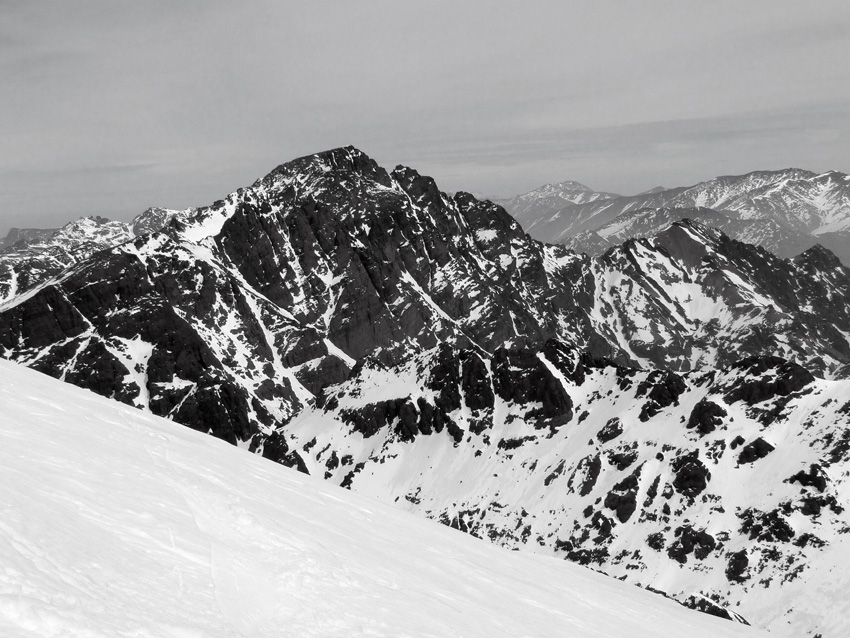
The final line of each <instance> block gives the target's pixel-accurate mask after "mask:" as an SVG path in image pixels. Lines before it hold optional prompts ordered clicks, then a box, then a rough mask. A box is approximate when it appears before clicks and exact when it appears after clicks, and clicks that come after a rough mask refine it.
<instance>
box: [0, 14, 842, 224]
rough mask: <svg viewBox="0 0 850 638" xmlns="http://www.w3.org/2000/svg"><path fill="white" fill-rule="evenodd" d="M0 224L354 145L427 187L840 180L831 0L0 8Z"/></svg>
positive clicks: (259, 170) (838, 59)
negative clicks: (801, 175) (730, 177)
mask: <svg viewBox="0 0 850 638" xmlns="http://www.w3.org/2000/svg"><path fill="white" fill-rule="evenodd" d="M0 17H1V18H2V19H0V81H1V83H0V140H2V147H0V148H2V154H0V234H5V232H6V231H7V230H8V228H9V227H12V226H19V227H20V226H24V227H26V226H34V227H45V226H56V225H61V224H62V223H64V222H66V221H69V220H71V219H74V218H76V217H79V216H83V215H93V214H99V215H104V216H106V217H110V218H113V219H124V220H129V219H131V218H132V217H133V216H135V215H136V214H138V213H140V212H141V211H142V210H144V209H145V208H147V207H148V206H151V205H157V206H166V207H172V208H182V207H188V206H195V205H203V204H208V203H211V202H212V201H213V200H215V199H218V198H220V197H221V196H222V195H224V194H226V193H228V192H230V191H232V190H235V189H236V188H237V187H239V186H245V185H248V184H250V183H252V182H253V181H254V180H255V179H256V178H258V177H260V176H262V175H264V174H265V173H267V172H268V171H270V170H271V169H272V168H274V167H275V166H276V165H278V164H280V163H282V162H285V161H287V160H289V159H292V158H295V157H298V156H300V155H305V154H309V153H313V152H317V151H321V150H325V149H328V148H332V147H336V146H342V145H346V144H353V145H355V146H357V147H358V148H360V149H361V150H363V151H364V152H366V153H367V154H369V155H371V156H372V157H374V158H375V159H376V160H378V162H380V163H381V164H383V165H384V166H386V167H388V168H392V167H393V166H395V165H396V164H399V163H401V164H407V165H410V166H413V167H414V168H416V169H417V170H419V171H420V172H422V173H426V174H430V175H432V176H434V177H435V178H436V180H437V183H438V184H439V185H440V187H441V188H443V189H444V190H451V191H453V190H458V189H463V190H470V191H473V192H477V193H482V194H485V195H491V196H498V195H512V194H516V193H519V192H524V191H528V190H531V189H533V188H536V187H537V186H540V185H541V184H544V183H547V182H554V181H561V180H565V179H573V180H577V181H580V182H583V183H585V184H587V185H588V186H590V187H592V188H594V189H596V190H607V191H614V192H619V193H624V194H631V193H635V192H638V191H642V190H645V189H648V188H651V187H653V186H657V185H664V186H676V185H686V184H692V183H695V182H698V181H700V180H703V179H709V178H711V177H714V176H716V175H720V174H733V173H744V172H748V171H751V170H757V169H777V168H784V167H788V166H797V167H801V168H808V169H810V170H815V171H822V170H827V169H836V170H841V171H845V172H850V3H848V2H847V0H834V1H833V0H827V1H822V2H818V1H816V0H812V1H810V2H801V1H799V0H734V1H726V0H702V1H700V2H697V1H692V0H665V1H660V0H657V1H656V0H635V1H625V0H617V1H616V2H611V1H607V0H594V1H592V2H591V1H590V0H587V1H581V2H579V1H567V0H546V1H542V0H541V1H534V0H525V1H524V2H507V1H505V2H498V1H496V0H452V1H451V2H434V1H428V0H423V1H421V2H398V1H392V0H386V1H380V2H378V1H371V0H360V1H354V0H346V1H342V0H340V1H336V2H332V1H323V0H310V1H307V2H305V1H297V2H296V1H294V0H292V1H289V0H262V1H257V2H241V3H234V2H230V1H228V2H224V1H219V0H181V1H180V2H174V1H171V0H161V1H156V0H136V1H133V2H131V1H129V0H126V1H125V0H74V1H73V2H63V1H60V0H52V1H49V2H47V1H41V0H0Z"/></svg>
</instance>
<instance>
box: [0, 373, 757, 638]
mask: <svg viewBox="0 0 850 638" xmlns="http://www.w3.org/2000/svg"><path fill="white" fill-rule="evenodd" d="M0 436H2V445H0V503H2V508H3V514H2V516H0V565H2V569H0V635H2V636H6V637H18V636H20V637H24V636H26V637H29V636H38V637H40V638H41V637H47V636H63V637H65V636H86V637H89V636H90V637H101V636H103V637H106V636H108V637H110V638H112V637H120V636H134V637H137V638H148V637H151V638H152V637H154V636H157V637H159V636H162V637H168V638H190V637H191V638H198V637H202V636H203V637H214V636H252V637H254V636H289V635H293V636H294V635H298V636H352V635H369V636H464V637H468V636H487V637H492V636H671V637H672V636H676V637H679V636H683V635H688V636H690V637H691V638H696V637H699V636H706V637H707V636H712V637H714V636H756V635H763V634H761V633H760V632H758V631H756V630H754V629H752V628H749V627H745V626H742V625H738V624H735V623H731V622H728V621H722V620H719V619H716V618H713V617H710V616H707V615H705V614H699V613H696V612H692V611H689V610H686V609H684V608H682V607H680V606H679V605H677V604H676V603H673V602H670V601H668V600H666V599H664V598H662V597H661V596H657V595H654V594H651V593H648V592H645V591H642V590H640V589H638V588H636V587H632V586H629V585H625V584H623V583H620V582H618V581H616V580H613V579H610V578H607V577H605V576H602V575H600V574H597V573H594V572H592V571H590V570H586V569H583V568H581V567H578V566H576V565H572V564H569V563H566V562H564V561H558V560H554V559H551V558H545V557H541V556H534V555H531V554H525V553H513V552H507V551H504V550H501V549H498V548H495V547H492V546H490V545H488V544H486V543H484V542H481V541H478V540H476V539H474V538H472V537H470V536H468V535H466V534H462V533H459V532H456V531H454V530H451V529H448V528H446V527H443V526H441V525H438V524H435V523H431V522H428V521H424V520H421V519H419V518H417V517H414V516H412V515H409V514H406V513H403V512H400V511H397V510H394V509H392V508H389V507H387V506H384V505H381V504H379V503H377V502H375V501H372V500H369V499H366V498H362V497H358V496H357V495H356V494H352V493H350V492H347V491H345V490H341V489H339V488H336V487H332V486H330V485H328V484H327V483H323V482H321V481H319V480H316V479H312V478H310V477H307V476H304V475H302V474H298V473H296V472H295V471H294V470H291V469H288V468H284V467H282V466H279V465H276V464H274V463H271V462H269V461H267V460H264V459H262V458H260V457H258V456H255V455H251V454H244V453H241V452H239V451H237V450H235V449H234V448H233V447H231V446H229V445H227V444H226V443H224V442H222V441H219V440H216V439H214V438H212V437H206V436H204V435H202V434H199V433H197V432H193V431H191V430H189V429H188V428H184V427H181V426H179V425H177V424H175V423H172V422H170V421H166V420H164V419H161V418H158V417H154V416H152V415H149V414H146V413H143V412H141V411H140V410H135V409H133V408H130V407H127V406H124V405H121V404H118V403H116V402H112V401H109V400H107V399H104V398H101V397H98V396H96V395H94V394H92V393H89V392H87V391H85V390H81V389H79V388H76V387H73V386H71V385H68V384H63V383H61V382H59V381H56V380H54V379H51V378H49V377H46V376H43V375H41V374H39V373H36V372H34V371H31V370H28V369H26V368H24V367H22V366H18V365H15V364H12V363H8V362H4V361H0Z"/></svg>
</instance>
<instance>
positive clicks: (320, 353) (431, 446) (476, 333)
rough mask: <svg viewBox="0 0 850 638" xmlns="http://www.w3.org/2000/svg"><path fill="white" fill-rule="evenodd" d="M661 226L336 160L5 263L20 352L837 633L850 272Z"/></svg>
mask: <svg viewBox="0 0 850 638" xmlns="http://www.w3.org/2000/svg"><path fill="white" fill-rule="evenodd" d="M795 174H796V173H795ZM753 175H756V174H753ZM763 175H764V176H767V177H763V178H757V177H754V176H750V181H749V182H748V183H750V184H751V185H752V189H756V186H755V184H756V183H760V184H761V186H759V187H758V188H762V187H766V186H767V184H768V182H769V180H770V179H774V178H773V177H770V175H773V174H763ZM815 177H817V178H818V179H820V178H821V177H822V176H815ZM815 177H812V178H811V179H815ZM724 179H725V178H724ZM729 179H730V180H731V178H729ZM736 179H737V178H736ZM789 179H790V178H789ZM794 179H799V180H802V179H803V177H801V176H798V177H796V178H794ZM836 179H837V178H835V177H832V178H830V180H831V181H830V183H832V182H835V180H836ZM765 180H766V181H765ZM732 181H734V180H732ZM827 181H829V180H827V179H826V178H823V180H822V182H823V183H824V184H826V183H827ZM736 183H737V182H736ZM770 183H773V182H770ZM741 188H743V186H742V187H741ZM748 188H749V187H748ZM830 188H832V187H830ZM736 189H737V187H736ZM752 189H751V190H752ZM556 190H557V189H556ZM567 190H570V192H572V193H573V195H571V196H573V197H575V198H576V199H582V198H583V203H575V204H572V206H578V207H593V206H603V205H606V206H607V207H606V208H603V209H599V210H597V212H596V213H594V214H593V215H589V213H588V216H586V217H585V219H586V220H591V219H593V220H595V221H593V223H594V224H595V223H597V222H599V223H600V224H601V223H605V224H607V223H609V222H611V221H612V220H613V219H615V218H617V217H618V215H621V214H622V213H623V211H622V210H621V211H620V212H619V213H617V214H616V215H612V207H614V209H616V208H617V207H619V206H620V205H619V204H617V205H616V206H615V204H614V202H617V201H619V199H621V198H618V197H616V196H613V195H609V194H601V195H600V196H599V197H596V198H595V199H593V194H590V195H588V194H587V193H585V192H584V191H582V189H580V188H578V187H576V186H575V185H573V186H570V187H569V189H566V188H565V189H560V190H559V192H561V194H563V193H565V192H566V191H567ZM685 190H687V189H682V192H684V191H685ZM721 190H722V189H721ZM732 190H735V189H732V188H731V187H727V188H726V190H725V191H724V192H729V193H731V192H732ZM738 190H740V189H738ZM738 190H736V191H735V192H738ZM668 192H669V191H661V192H660V193H668ZM701 192H703V193H705V194H706V195H705V196H704V197H703V198H697V197H696V196H695V195H693V196H692V197H691V196H689V197H691V200H688V201H691V209H692V210H693V211H695V212H696V213H699V214H701V215H704V216H706V218H707V220H708V221H714V222H718V221H719V220H720V217H718V215H721V214H723V213H721V212H719V211H714V210H707V209H706V208H698V206H708V205H709V204H712V203H714V204H716V202H717V201H724V202H729V201H732V199H734V198H732V197H731V195H730V196H729V197H726V198H725V199H723V198H721V196H720V195H719V194H716V193H719V191H717V189H711V188H708V187H706V188H703V189H702V190H701ZM765 192H772V191H770V189H768V190H767V191H765ZM660 193H656V194H648V195H645V196H643V197H644V198H652V197H656V196H658V195H659V194H660ZM707 193H715V195H713V196H712V197H709V196H708V194H707ZM680 194H681V193H680ZM550 195H551V194H550ZM547 197H549V196H548V195H547ZM552 197H555V196H554V195H552ZM558 197H561V196H560V195H559V196H558ZM564 197H565V196H564ZM564 197H561V200H562V201H565V199H564ZM824 197H826V196H824ZM751 199H754V197H751ZM642 201H643V200H642ZM678 201H680V200H677V202H678ZM681 201H685V199H682V200H681ZM606 202H607V204H606ZM790 209H791V208H790V207H789V208H788V210H790ZM529 210H530V209H529ZM561 210H564V209H561ZM570 210H572V209H570ZM587 210H588V211H590V210H591V209H590V208H588V209H587ZM673 210H680V209H678V208H673ZM794 210H800V209H799V207H798V208H794ZM625 212H626V214H628V213H630V212H631V209H629V210H627V211H625ZM653 215H655V216H656V217H657V218H656V217H653ZM665 215H667V213H665V212H664V211H663V210H658V209H655V212H654V213H652V214H651V215H650V214H649V213H647V214H646V215H645V216H644V215H642V216H639V219H640V220H643V221H646V222H647V223H646V224H645V225H644V226H641V224H640V223H638V222H637V221H635V222H634V223H633V224H632V226H628V225H626V226H624V227H623V228H625V229H628V228H639V229H641V233H643V231H644V230H646V229H652V228H657V231H653V232H648V233H647V236H645V237H641V238H633V237H630V236H628V235H629V231H627V230H623V231H622V234H621V235H618V234H617V232H620V231H615V230H611V232H609V233H608V234H607V235H605V236H603V235H599V237H600V238H604V237H610V238H612V239H611V241H612V242H613V241H618V242H619V243H617V244H616V245H613V246H611V247H609V248H608V249H607V250H605V252H604V254H601V255H597V256H589V255H581V254H576V253H574V252H572V251H571V250H569V249H568V248H567V247H566V246H563V245H552V244H546V243H542V242H540V241H537V240H535V239H533V238H532V237H530V236H529V235H528V234H527V233H526V232H525V231H524V230H523V228H522V227H521V226H520V224H519V223H518V222H517V221H516V220H515V219H513V218H512V217H511V216H510V215H508V213H507V212H506V211H505V210H504V209H503V208H502V207H501V206H498V205H496V204H493V203H491V202H487V201H479V200H477V199H476V198H474V197H473V196H471V195H469V194H467V193H463V192H460V193H456V194H454V195H453V196H449V195H448V194H446V193H444V192H442V191H440V190H439V188H438V187H437V185H436V184H435V182H434V181H433V180H432V179H431V178H429V177H426V176H422V175H420V174H419V173H417V172H416V171H415V170H413V169H411V168H407V167H403V166H399V167H396V168H395V169H394V170H392V171H387V170H385V169H384V168H382V167H380V166H379V165H378V164H377V163H376V162H374V161H373V160H372V159H371V158H369V157H368V156H366V155H365V154H363V153H362V152H360V151H358V150H357V149H355V148H352V147H346V148H339V149H334V150H331V151H327V152H324V153H319V154H316V155H311V156H307V157H303V158H299V159H296V160H293V161H291V162H288V163H285V164H283V165H281V166H279V167H277V168H276V169H275V170H273V171H272V172H270V173H269V174H268V175H266V176H265V177H263V178H262V179H259V180H257V181H256V182H255V183H254V184H253V185H251V186H248V187H246V188H242V189H239V190H238V191H236V192H234V193H231V194H230V195H228V196H227V197H226V198H224V199H222V200H220V201H218V202H215V203H213V204H212V205H210V206H206V207H201V208H197V209H192V210H189V211H182V212H175V211H166V212H165V213H163V214H161V215H160V214H158V215H156V216H155V219H154V220H153V221H152V222H151V224H150V225H149V226H146V227H145V230H140V231H139V232H136V230H132V229H130V230H128V229H127V228H124V229H123V230H121V228H120V227H118V226H116V227H115V230H114V231H113V230H110V229H111V228H112V226H109V223H108V222H102V221H98V220H87V221H85V220H84V221H83V222H80V226H79V228H81V229H82V231H81V233H80V238H82V239H81V244H80V245H81V246H83V248H81V249H80V248H76V246H77V244H75V243H73V241H72V238H73V237H77V234H76V231H73V228H69V230H68V231H67V232H65V233H64V234H62V233H60V234H57V235H54V236H53V237H52V238H51V239H50V240H49V241H48V242H46V243H44V244H41V245H45V246H46V245H48V244H50V242H54V243H53V244H50V246H56V245H57V242H58V245H60V246H61V247H62V248H61V249H59V250H58V252H59V254H61V255H62V257H61V258H62V259H65V260H66V261H65V263H64V264H59V263H57V264H56V266H55V270H51V269H50V268H47V267H44V268H42V269H41V270H35V269H33V268H31V267H30V266H29V265H28V264H29V263H34V262H27V261H26V260H27V259H34V258H35V257H36V256H37V255H43V254H48V253H50V251H51V250H52V248H49V249H39V248H37V247H36V246H35V244H32V245H31V246H30V247H29V249H27V248H26V247H18V248H17V249H15V250H14V251H12V252H6V253H4V255H3V259H5V260H6V261H5V262H4V263H6V269H7V271H6V272H12V273H15V275H14V278H9V279H7V280H11V281H13V282H14V283H12V284H8V285H7V288H6V290H7V292H6V296H5V301H4V302H3V303H2V305H0V356H2V357H4V358H7V359H11V360H13V361H16V362H18V363H21V364H24V365H26V366H29V367H31V368H33V369H36V370H39V371H42V372H44V373H46V374H48V375H51V376H53V377H56V378H59V379H62V380H64V381H66V382H69V383H73V384H75V385H78V386H81V387H83V388H87V389H89V390H92V391H94V392H96V393H98V394H101V395H103V396H106V397H110V398H113V399H116V400H118V401H121V402H123V403H126V404H129V405H133V406H136V407H138V408H140V409H142V410H145V411H150V412H152V413H154V414H156V415H160V416H165V417H167V418H170V419H172V420H174V421H176V422H178V423H182V424H184V425H187V426H189V427H191V428H193V429H196V430H199V431H202V432H206V433H210V434H213V435H214V436H217V437H219V438H222V439H224V440H226V441H229V442H230V443H232V444H234V445H238V446H240V447H244V448H247V449H248V450H250V451H253V452H256V453H258V454H262V455H263V456H265V457H267V458H269V459H271V460H274V461H278V462H280V463H283V464H286V465H290V466H294V467H298V468H299V469H301V470H302V471H304V472H308V473H310V474H313V475H320V476H322V477H324V478H326V479H327V480H329V481H331V482H333V483H336V484H339V485H342V486H344V487H348V488H350V489H352V490H353V491H357V492H362V493H366V494H370V495H373V496H376V497H377V498H380V499H381V500H383V501H385V502H394V503H397V504H398V505H400V506H403V507H405V508H407V509H409V510H411V511H415V512H417V513H420V514H422V515H425V516H429V517H432V518H435V519H437V520H441V521H443V522H444V523H446V524H448V525H452V526H454V527H457V528H459V529H462V530H465V531H468V532H470V533H474V534H476V535H478V536H481V537H484V538H488V539H490V540H491V541H493V542H496V543H500V544H504V545H508V546H511V547H524V548H526V549H530V550H533V551H538V552H545V553H549V554H554V555H557V556H561V557H564V558H567V559H569V560H573V561H576V562H579V563H582V564H586V565H590V566H593V567H595V568H596V569H600V570H602V571H605V572H606V573H609V574H612V575H615V576H617V577H618V578H623V579H625V580H627V581H629V582H633V583H636V584H640V585H642V586H644V587H648V588H652V589H655V590H660V591H662V592H664V593H665V594H667V595H669V596H671V597H674V598H675V599H676V600H679V601H680V602H682V603H683V604H686V605H688V606H690V607H694V608H697V609H702V610H704V611H707V612H709V613H713V614H715V615H720V616H723V617H726V618H730V619H733V620H742V619H745V620H747V621H749V622H751V623H753V624H756V625H757V626H760V627H766V628H770V629H771V630H772V631H774V632H775V633H778V634H780V635H798V634H800V633H808V634H811V633H814V632H815V631H824V630H825V629H829V630H831V631H833V633H836V635H838V634H842V633H844V632H845V631H846V630H848V628H850V625H848V621H847V619H845V618H843V617H840V618H836V617H835V614H834V613H833V611H832V610H833V607H834V605H835V604H837V601H836V598H835V596H832V595H831V594H829V593H824V592H843V588H844V581H843V579H844V574H846V573H850V569H847V567H850V565H845V563H846V562H847V560H848V559H847V557H848V556H850V553H848V552H846V551H845V539H846V538H847V537H846V533H847V530H848V529H850V521H848V511H850V510H848V508H850V500H848V498H847V496H846V494H847V489H846V476H847V475H848V474H850V472H849V471H850V443H848V441H850V407H848V405H845V404H846V402H847V401H846V398H845V397H847V396H850V380H848V379H850V270H848V269H847V268H845V267H843V266H842V265H841V263H840V261H839V260H838V259H837V258H836V256H835V255H834V254H832V253H831V252H830V251H829V250H826V249H825V248H823V247H820V246H816V247H812V248H809V249H807V250H806V251H804V252H803V253H802V254H799V255H797V256H796V257H794V258H793V259H781V258H779V257H777V256H775V255H774V254H772V253H771V252H769V251H768V250H766V249H765V248H762V247H759V246H754V245H752V244H748V243H744V242H741V241H737V240H735V239H733V238H730V237H729V236H728V235H727V234H725V233H724V232H723V231H721V230H717V229H716V228H713V227H712V226H710V225H706V224H705V223H702V222H701V221H699V220H685V221H682V220H677V221H674V222H673V223H670V219H672V218H668V217H665ZM838 217H839V215H838V214H837V213H836V214H835V215H834V216H833V218H832V221H831V222H830V223H829V224H831V225H829V224H826V222H825V221H824V222H823V224H822V225H821V226H818V228H826V227H829V228H832V229H837V228H841V224H840V223H839V219H838ZM606 218H607V219H606ZM624 219H630V218H624ZM665 219H666V220H667V221H666V222H665V221H664V220H665ZM801 219H802V217H801ZM812 219H814V217H812ZM818 219H821V218H820V217H818ZM823 219H824V220H825V219H826V217H824V218H823ZM603 220H605V221H604V222H603ZM653 220H654V221H653ZM740 220H745V218H744V217H743V216H740V217H739V221H740ZM550 221H552V222H553V223H554V221H557V218H553V219H550ZM621 221H623V220H622V219H621ZM822 221H823V220H822ZM582 223H583V222H582ZM588 223H590V222H588ZM776 223H777V224H778V223H779V222H776ZM782 223H783V224H785V225H786V226H787V225H788V224H789V223H790V222H788V221H783V222H782ZM801 223H802V222H801ZM580 225H581V224H580V223H579V222H576V224H575V225H574V226H575V228H579V227H580ZM784 227H785V226H783V228H784ZM599 228H601V226H599ZM612 228H613V227H612ZM97 229H100V230H97ZM157 229H158V230H157ZM148 231H149V232H148ZM593 232H597V231H596V230H594V231H593ZM830 232H836V233H837V232H842V231H840V230H834V231H833V230H831V231H830ZM597 234H598V233H597ZM86 237H88V238H94V239H92V240H91V241H90V242H89V243H86V241H85V239H84V238H86ZM27 250H29V251H30V252H29V253H27ZM28 255H29V256H28ZM39 258H41V257H39ZM22 272H28V273H31V277H30V279H28V280H26V281H25V282H24V283H23V284H22V283H21V276H20V273H22ZM34 444H35V443H34ZM836 567H837V569H836ZM836 595H837V594H836ZM825 635H826V634H825Z"/></svg>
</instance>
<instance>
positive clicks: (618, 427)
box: [596, 417, 623, 443]
mask: <svg viewBox="0 0 850 638" xmlns="http://www.w3.org/2000/svg"><path fill="white" fill-rule="evenodd" d="M622 433H623V424H622V423H621V422H620V419H619V418H617V417H613V418H612V419H609V420H608V422H607V423H606V424H605V425H604V426H602V429H601V430H599V433H598V434H597V435H596V440H597V441H599V442H600V443H607V442H608V441H611V440H613V439H616V438H617V437H618V436H620V435H621V434H622Z"/></svg>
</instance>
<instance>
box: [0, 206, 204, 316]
mask: <svg viewBox="0 0 850 638" xmlns="http://www.w3.org/2000/svg"><path fill="white" fill-rule="evenodd" d="M185 214H188V211H176V210H168V209H165V208H149V209H148V210H146V211H145V212H143V213H141V214H140V215H137V216H136V218H135V219H134V220H133V221H132V222H130V223H129V224H128V223H125V222H120V221H113V220H109V219H106V218H105V217H83V218H80V219H78V220H75V221H73V222H69V223H68V224H66V225H65V226H63V227H62V228H58V229H35V228H29V229H23V230H21V229H17V228H13V229H12V230H11V231H9V234H8V235H7V236H6V238H5V239H3V240H2V242H0V304H2V303H3V302H4V301H6V300H8V299H11V298H12V297H14V296H16V295H20V294H23V293H25V292H27V291H29V290H31V289H33V288H35V287H37V286H38V285H39V284H41V283H43V282H45V281H47V280H49V279H50V278H51V277H54V276H56V275H58V274H59V273H61V272H62V271H63V270H65V269H66V268H67V267H69V266H71V265H73V264H75V263H77V262H79V261H82V260H84V259H86V258H87V257H89V256H90V255H92V254H94V253H95V252H97V251H99V250H104V249H106V248H110V247H112V246H116V245H118V244H121V243H124V242H126V241H129V240H131V239H133V238H134V237H138V236H141V235H145V234H148V233H151V232H154V231H157V230H159V229H160V228H162V227H163V226H165V225H166V224H167V223H169V222H170V221H171V220H172V219H173V218H174V217H176V216H178V215H185Z"/></svg>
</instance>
